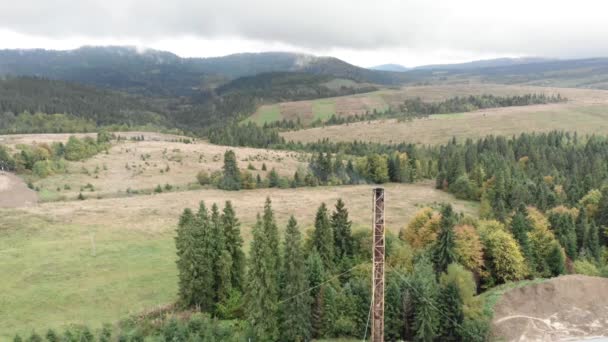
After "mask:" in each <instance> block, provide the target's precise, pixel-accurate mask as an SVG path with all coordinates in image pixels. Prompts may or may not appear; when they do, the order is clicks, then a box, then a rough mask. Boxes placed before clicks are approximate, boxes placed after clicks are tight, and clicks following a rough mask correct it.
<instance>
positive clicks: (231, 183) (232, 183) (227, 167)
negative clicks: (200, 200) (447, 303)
mask: <svg viewBox="0 0 608 342" xmlns="http://www.w3.org/2000/svg"><path fill="white" fill-rule="evenodd" d="M223 171H224V178H223V179H222V183H221V188H222V189H225V190H239V189H240V188H241V172H240V171H239V167H238V165H237V161H236V155H235V154H234V151H232V150H228V151H226V152H225V153H224V167H223Z"/></svg>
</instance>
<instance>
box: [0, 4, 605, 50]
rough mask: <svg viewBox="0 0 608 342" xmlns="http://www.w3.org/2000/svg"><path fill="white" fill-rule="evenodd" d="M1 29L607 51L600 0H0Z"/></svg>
mask: <svg viewBox="0 0 608 342" xmlns="http://www.w3.org/2000/svg"><path fill="white" fill-rule="evenodd" d="M0 8H2V10H1V11H0V29H5V30H11V31H13V32H17V33H21V34H26V35H31V36H39V37H45V38H49V39H70V38H72V37H87V38H91V39H97V40H99V39H117V40H137V41H141V42H143V43H144V44H145V43H146V42H149V41H159V40H165V41H166V40H170V39H178V38H179V37H184V36H188V37H197V38H200V39H241V40H251V41H260V42H266V43H268V44H278V45H281V44H287V45H290V46H294V47H297V48H301V49H305V50H320V51H330V50H332V49H343V50H352V51H357V50H361V51H373V50H374V49H402V50H403V49H407V50H409V51H427V52H428V51H438V50H448V51H456V50H458V51H466V52H468V53H476V54H488V53H490V54H511V55H513V54H516V55H535V56H556V57H587V56H597V55H608V44H605V41H606V38H605V37H608V21H606V20H605V18H604V16H605V13H606V12H607V11H606V10H607V9H608V4H605V3H604V2H603V1H600V0H579V1H576V2H573V1H565V0H552V1H550V0H533V1H530V0H510V1H496V0H491V1H490V0H486V1H483V0H459V1H455V0H375V1H372V0H306V1H293V0H257V1H252V0H218V1H216V0H172V1H166V0H162V1H159V0H80V1H78V0H54V1H44V0H42V1H41V0H19V1H13V0H0Z"/></svg>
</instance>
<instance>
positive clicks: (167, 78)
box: [0, 46, 402, 96]
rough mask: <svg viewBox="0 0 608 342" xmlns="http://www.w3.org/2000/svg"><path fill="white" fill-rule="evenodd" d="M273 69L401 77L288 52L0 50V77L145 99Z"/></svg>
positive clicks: (365, 78)
mask: <svg viewBox="0 0 608 342" xmlns="http://www.w3.org/2000/svg"><path fill="white" fill-rule="evenodd" d="M278 71H282V72H285V71H299V72H306V73H311V74H315V75H324V76H333V77H338V78H347V79H351V80H354V81H358V82H370V83H380V84H395V83H397V82H400V81H401V77H402V76H400V75H399V74H397V73H391V72H381V71H373V70H368V69H364V68H360V67H357V66H354V65H351V64H348V63H346V62H344V61H341V60H339V59H337V58H332V57H316V56H312V55H303V54H298V53H289V52H264V53H240V54H233V55H228V56H223V57H212V58H181V57H179V56H177V55H175V54H172V53H170V52H165V51H157V50H143V51H142V50H138V49H136V48H134V47H125V46H107V47H82V48H79V49H76V50H68V51H52V50H41V49H37V50H0V75H15V76H36V77H43V78H49V79H56V80H64V81H72V82H78V83H84V84H89V85H93V86H97V87H105V88H113V89H117V90H123V91H127V92H131V93H137V94H142V95H147V96H193V95H196V94H198V93H200V92H201V91H203V90H206V89H209V88H210V87H214V86H217V85H218V84H222V83H225V82H226V81H229V80H231V79H235V78H239V77H243V76H252V75H256V74H259V73H266V72H278Z"/></svg>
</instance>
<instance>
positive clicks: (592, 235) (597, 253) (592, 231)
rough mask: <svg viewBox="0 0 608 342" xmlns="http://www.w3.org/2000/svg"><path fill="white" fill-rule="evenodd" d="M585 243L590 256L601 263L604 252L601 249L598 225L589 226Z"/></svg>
mask: <svg viewBox="0 0 608 342" xmlns="http://www.w3.org/2000/svg"><path fill="white" fill-rule="evenodd" d="M586 238H587V239H586V241H585V248H586V250H587V251H588V252H589V254H590V255H591V256H592V257H593V258H594V259H595V260H596V261H599V260H600V258H601V255H602V250H601V247H600V237H599V232H598V229H597V225H596V224H595V223H592V224H591V225H590V226H589V231H588V232H587V236H586Z"/></svg>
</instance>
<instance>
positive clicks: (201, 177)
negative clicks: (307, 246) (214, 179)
mask: <svg viewBox="0 0 608 342" xmlns="http://www.w3.org/2000/svg"><path fill="white" fill-rule="evenodd" d="M196 180H197V181H198V184H200V185H207V184H210V183H211V179H210V178H209V174H208V173H207V172H206V171H203V170H201V171H199V172H198V173H197V174H196Z"/></svg>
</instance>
